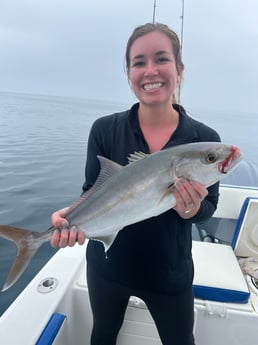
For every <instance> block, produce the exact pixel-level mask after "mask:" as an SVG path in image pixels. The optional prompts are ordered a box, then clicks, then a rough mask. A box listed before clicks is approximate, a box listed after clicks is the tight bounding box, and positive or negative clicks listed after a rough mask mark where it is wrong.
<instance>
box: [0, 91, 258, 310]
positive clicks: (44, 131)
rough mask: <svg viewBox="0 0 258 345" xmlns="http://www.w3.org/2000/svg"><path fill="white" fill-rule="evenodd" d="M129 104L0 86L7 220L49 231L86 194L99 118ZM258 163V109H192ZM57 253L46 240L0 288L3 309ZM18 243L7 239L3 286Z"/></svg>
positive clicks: (1, 261)
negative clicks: (56, 214)
mask: <svg viewBox="0 0 258 345" xmlns="http://www.w3.org/2000/svg"><path fill="white" fill-rule="evenodd" d="M125 108H126V106H125V105H124V104H118V103H108V102H103V101H94V100H86V99H72V98H62V97H48V96H38V95H37V96H36V95H26V94H18V93H0V224H9V225H13V226H18V227H24V228H27V229H31V230H35V231H44V230H46V229H47V228H48V227H49V226H50V225H51V222H50V215H51V213H52V212H53V211H55V210H57V209H60V208H61V207H65V206H67V205H70V204H71V202H73V201H74V200H75V199H76V198H77V197H78V195H79V194H80V193H81V186H82V183H83V181H84V165H85V160H86V146H87V138H88V134H89V130H90V127H91V125H92V123H93V121H94V120H95V119H96V118H98V117H100V116H103V115H107V114H110V113H113V112H116V111H121V110H124V109H125ZM192 115H193V116H194V117H196V118H197V119H199V120H201V121H203V122H205V123H206V124H208V125H210V126H211V127H213V128H215V129H216V130H217V131H218V132H219V133H220V135H221V137H222V140H223V141H224V142H227V143H233V144H236V145H239V146H240V147H241V149H242V150H243V152H244V153H245V157H246V159H247V160H251V161H252V162H254V163H255V164H257V166H258V155H257V152H258V142H257V128H258V114H252V113H250V114H235V113H231V114H229V113H223V112H209V111H207V112H203V111H198V110H195V111H192ZM55 252H56V250H54V249H53V248H51V247H50V245H49V244H45V245H43V246H42V247H41V249H40V250H39V252H38V253H37V254H36V256H35V258H34V259H33V260H32V262H31V264H30V266H29V268H28V269H27V270H26V271H25V273H24V274H23V275H22V276H21V278H20V279H19V280H18V282H17V283H16V284H15V285H14V286H13V287H12V288H10V289H9V290H7V291H6V292H3V293H0V315H1V314H2V313H3V311H4V310H5V309H6V308H7V307H8V306H9V305H10V303H11V302H12V301H13V300H14V299H15V298H16V297H17V295H18V294H19V293H20V292H21V291H22V289H23V288H24V287H25V286H26V285H27V284H28V282H29V281H30V280H31V279H32V278H33V277H34V276H35V275H36V273H37V272H38V271H39V269H40V268H41V267H42V266H43V265H44V264H45V263H46V262H47V261H48V259H49V258H50V257H51V256H52V255H53V254H54V253H55ZM15 253H16V248H15V246H14V245H13V244H12V243H10V242H9V241H6V240H4V239H0V287H1V286H2V285H3V284H4V281H5V278H6V275H7V273H8V271H9V268H10V265H11V263H12V260H13V258H14V257H15Z"/></svg>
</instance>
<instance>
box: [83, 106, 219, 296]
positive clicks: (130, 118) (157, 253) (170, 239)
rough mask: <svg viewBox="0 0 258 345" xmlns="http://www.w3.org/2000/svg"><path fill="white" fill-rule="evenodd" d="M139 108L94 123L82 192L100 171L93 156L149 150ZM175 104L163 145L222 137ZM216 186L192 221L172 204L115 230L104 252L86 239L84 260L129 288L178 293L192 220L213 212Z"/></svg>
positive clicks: (120, 156)
mask: <svg viewBox="0 0 258 345" xmlns="http://www.w3.org/2000/svg"><path fill="white" fill-rule="evenodd" d="M138 107H139V104H138V103H137V104H135V105H134V106H133V107H132V108H131V109H130V110H127V111H124V112H121V113H116V114H112V115H109V116H105V117H102V118H99V119H98V120H96V121H95V123H94V124H93V126H92V129H91V132H90V136H89V141H88V151H87V163H86V169H85V176H86V181H85V183H84V185H83V190H84V191H86V190H88V189H89V188H90V187H91V186H92V185H93V184H94V182H95V180H96V178H97V176H98V174H99V169H100V167H99V162H98V159H97V155H101V156H104V157H107V158H109V159H111V160H113V161H115V162H117V163H119V164H121V165H126V164H127V163H128V161H127V158H128V156H129V154H130V153H133V152H138V151H142V152H144V153H149V148H148V144H147V143H146V141H145V139H144V136H143V134H142V131H141V129H140V126H139V122H138ZM173 107H174V108H175V109H176V110H177V111H178V113H179V115H180V116H179V125H178V127H177V129H176V131H175V132H174V133H173V135H172V136H171V138H170V140H169V141H168V143H167V144H166V145H165V147H164V148H168V147H171V146H174V145H180V144H185V143H191V142H199V141H217V142H218V141H220V137H219V135H218V134H217V133H216V132H215V131H214V130H213V129H211V128H209V127H207V126H206V125H204V124H203V123H201V122H198V121H196V120H194V119H193V118H191V117H189V116H188V115H187V114H186V113H185V111H184V109H183V108H182V107H181V106H179V105H173ZM218 188H219V183H217V184H215V185H213V186H211V187H209V188H208V190H209V194H208V196H207V198H206V199H205V200H204V201H203V202H202V204H201V208H200V210H199V212H198V213H197V214H196V215H195V216H194V217H193V218H191V219H190V220H184V219H182V218H181V217H180V216H179V215H178V214H177V213H176V211H174V210H172V209H171V210H169V211H167V212H165V213H163V214H161V215H159V216H158V217H153V218H150V219H147V220H145V221H142V222H139V223H136V224H133V225H130V226H127V227H126V228H124V229H123V230H122V231H120V232H119V234H118V236H117V238H116V239H115V241H114V243H113V244H112V246H111V248H110V249H109V251H108V255H107V257H106V256H105V253H104V247H103V245H102V243H100V242H97V241H93V240H92V241H89V244H88V247H87V262H88V265H92V266H93V267H94V268H95V269H96V270H98V272H99V273H100V274H101V275H103V276H104V277H106V278H108V279H111V280H113V281H117V282H119V283H121V284H123V285H127V286H129V287H131V288H136V289H144V290H149V291H156V292H160V293H168V294H175V293H178V292H179V291H181V292H182V290H184V288H188V287H189V286H190V285H191V284H192V280H193V264H192V255H191V247H192V237H191V227H192V223H195V222H199V221H203V220H205V219H207V218H209V217H211V216H212V214H213V213H214V211H215V209H216V206H217V202H218ZM146 207H147V205H146ZM114 221H115V220H114Z"/></svg>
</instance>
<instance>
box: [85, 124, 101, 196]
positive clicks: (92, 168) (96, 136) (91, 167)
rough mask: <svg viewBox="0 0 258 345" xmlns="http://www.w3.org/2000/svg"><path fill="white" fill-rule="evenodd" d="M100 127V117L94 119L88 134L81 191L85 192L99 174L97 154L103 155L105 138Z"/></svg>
mask: <svg viewBox="0 0 258 345" xmlns="http://www.w3.org/2000/svg"><path fill="white" fill-rule="evenodd" d="M101 127H102V125H101V121H100V119H98V120H96V121H95V122H94V123H93V125H92V128H91V131H90V134H89V139H88V144H87V158H86V165H85V182H84V184H83V186H82V189H83V192H86V191H87V190H89V189H90V188H91V187H92V186H93V185H94V183H95V181H96V179H97V177H98V175H99V171H100V164H99V160H98V157H97V156H105V146H104V140H105V138H104V137H103V134H102V131H101Z"/></svg>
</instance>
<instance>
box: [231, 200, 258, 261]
mask: <svg viewBox="0 0 258 345" xmlns="http://www.w3.org/2000/svg"><path fill="white" fill-rule="evenodd" d="M231 246H232V248H233V249H234V252H235V254H236V256H241V257H249V256H256V255H257V254H258V198H250V197H249V198H246V199H245V201H244V203H243V206H242V208H241V211H240V215H239V217H238V221H237V225H236V229H235V233H234V236H233V239H232V243H231Z"/></svg>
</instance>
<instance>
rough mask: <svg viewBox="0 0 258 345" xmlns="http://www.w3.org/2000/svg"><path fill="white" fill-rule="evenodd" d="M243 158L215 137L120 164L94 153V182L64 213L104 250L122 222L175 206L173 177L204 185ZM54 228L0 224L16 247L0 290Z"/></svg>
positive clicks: (139, 155)
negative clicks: (97, 165)
mask: <svg viewBox="0 0 258 345" xmlns="http://www.w3.org/2000/svg"><path fill="white" fill-rule="evenodd" d="M241 158H242V154H241V152H240V150H239V148H237V147H235V146H233V145H224V144H222V143H215V142H201V143H191V144H185V145H180V146H175V147H172V148H169V149H166V150H162V151H159V152H156V153H153V154H150V155H145V154H143V153H135V154H132V155H131V156H130V157H129V163H130V164H128V165H126V166H124V167H123V166H121V165H119V164H117V163H115V162H113V161H110V160H108V159H107V158H104V157H98V159H99V161H100V165H101V169H100V173H99V176H98V179H97V181H96V183H95V184H94V186H93V187H92V188H91V189H90V190H89V191H88V192H86V193H84V194H83V195H82V196H81V197H80V198H79V199H78V200H77V201H76V202H75V203H74V204H73V205H72V206H71V207H70V209H69V210H68V212H67V214H66V218H67V220H68V221H69V224H70V226H71V227H72V226H76V227H77V228H78V229H81V230H82V231H83V232H84V233H85V235H86V237H87V238H88V239H95V240H99V241H102V242H103V244H104V247H105V251H107V250H108V249H109V248H110V246H111V245H112V243H113V241H114V240H115V238H116V236H117V233H118V231H120V230H122V229H123V228H124V227H125V226H127V225H129V224H133V223H136V222H139V221H142V220H144V219H147V218H150V217H153V216H157V215H159V214H161V213H163V212H165V211H167V210H169V209H171V208H172V207H174V206H175V205H176V199H175V197H174V194H173V186H174V181H175V179H177V178H179V177H184V178H185V179H188V180H191V181H198V182H200V183H201V184H203V185H204V186H205V187H208V186H210V185H212V184H214V183H215V182H217V181H219V180H220V179H221V178H222V177H223V176H224V174H226V173H228V172H229V171H231V170H232V168H234V167H235V166H236V165H237V164H238V162H239V161H240V160H241ZM55 230H56V229H55V227H54V226H51V227H50V228H49V229H48V230H47V231H45V232H43V233H39V232H32V231H29V230H25V229H19V228H15V227H12V226H8V225H0V236H3V237H5V238H6V239H8V240H11V241H14V242H15V243H16V245H17V248H18V252H17V257H16V260H15V261H14V263H13V265H12V267H11V270H10V273H9V275H8V277H7V280H6V283H5V285H4V287H3V290H2V291H4V290H6V289H8V288H9V287H10V286H11V285H13V284H14V283H15V281H16V280H17V279H18V278H19V276H20V275H21V274H22V272H23V271H24V270H25V268H26V267H27V266H28V264H29V262H30V260H31V258H32V256H33V255H34V254H35V252H36V251H37V250H38V248H39V247H40V246H41V245H42V244H43V243H44V242H46V241H49V240H50V238H51V236H52V233H53V232H54V231H55Z"/></svg>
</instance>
